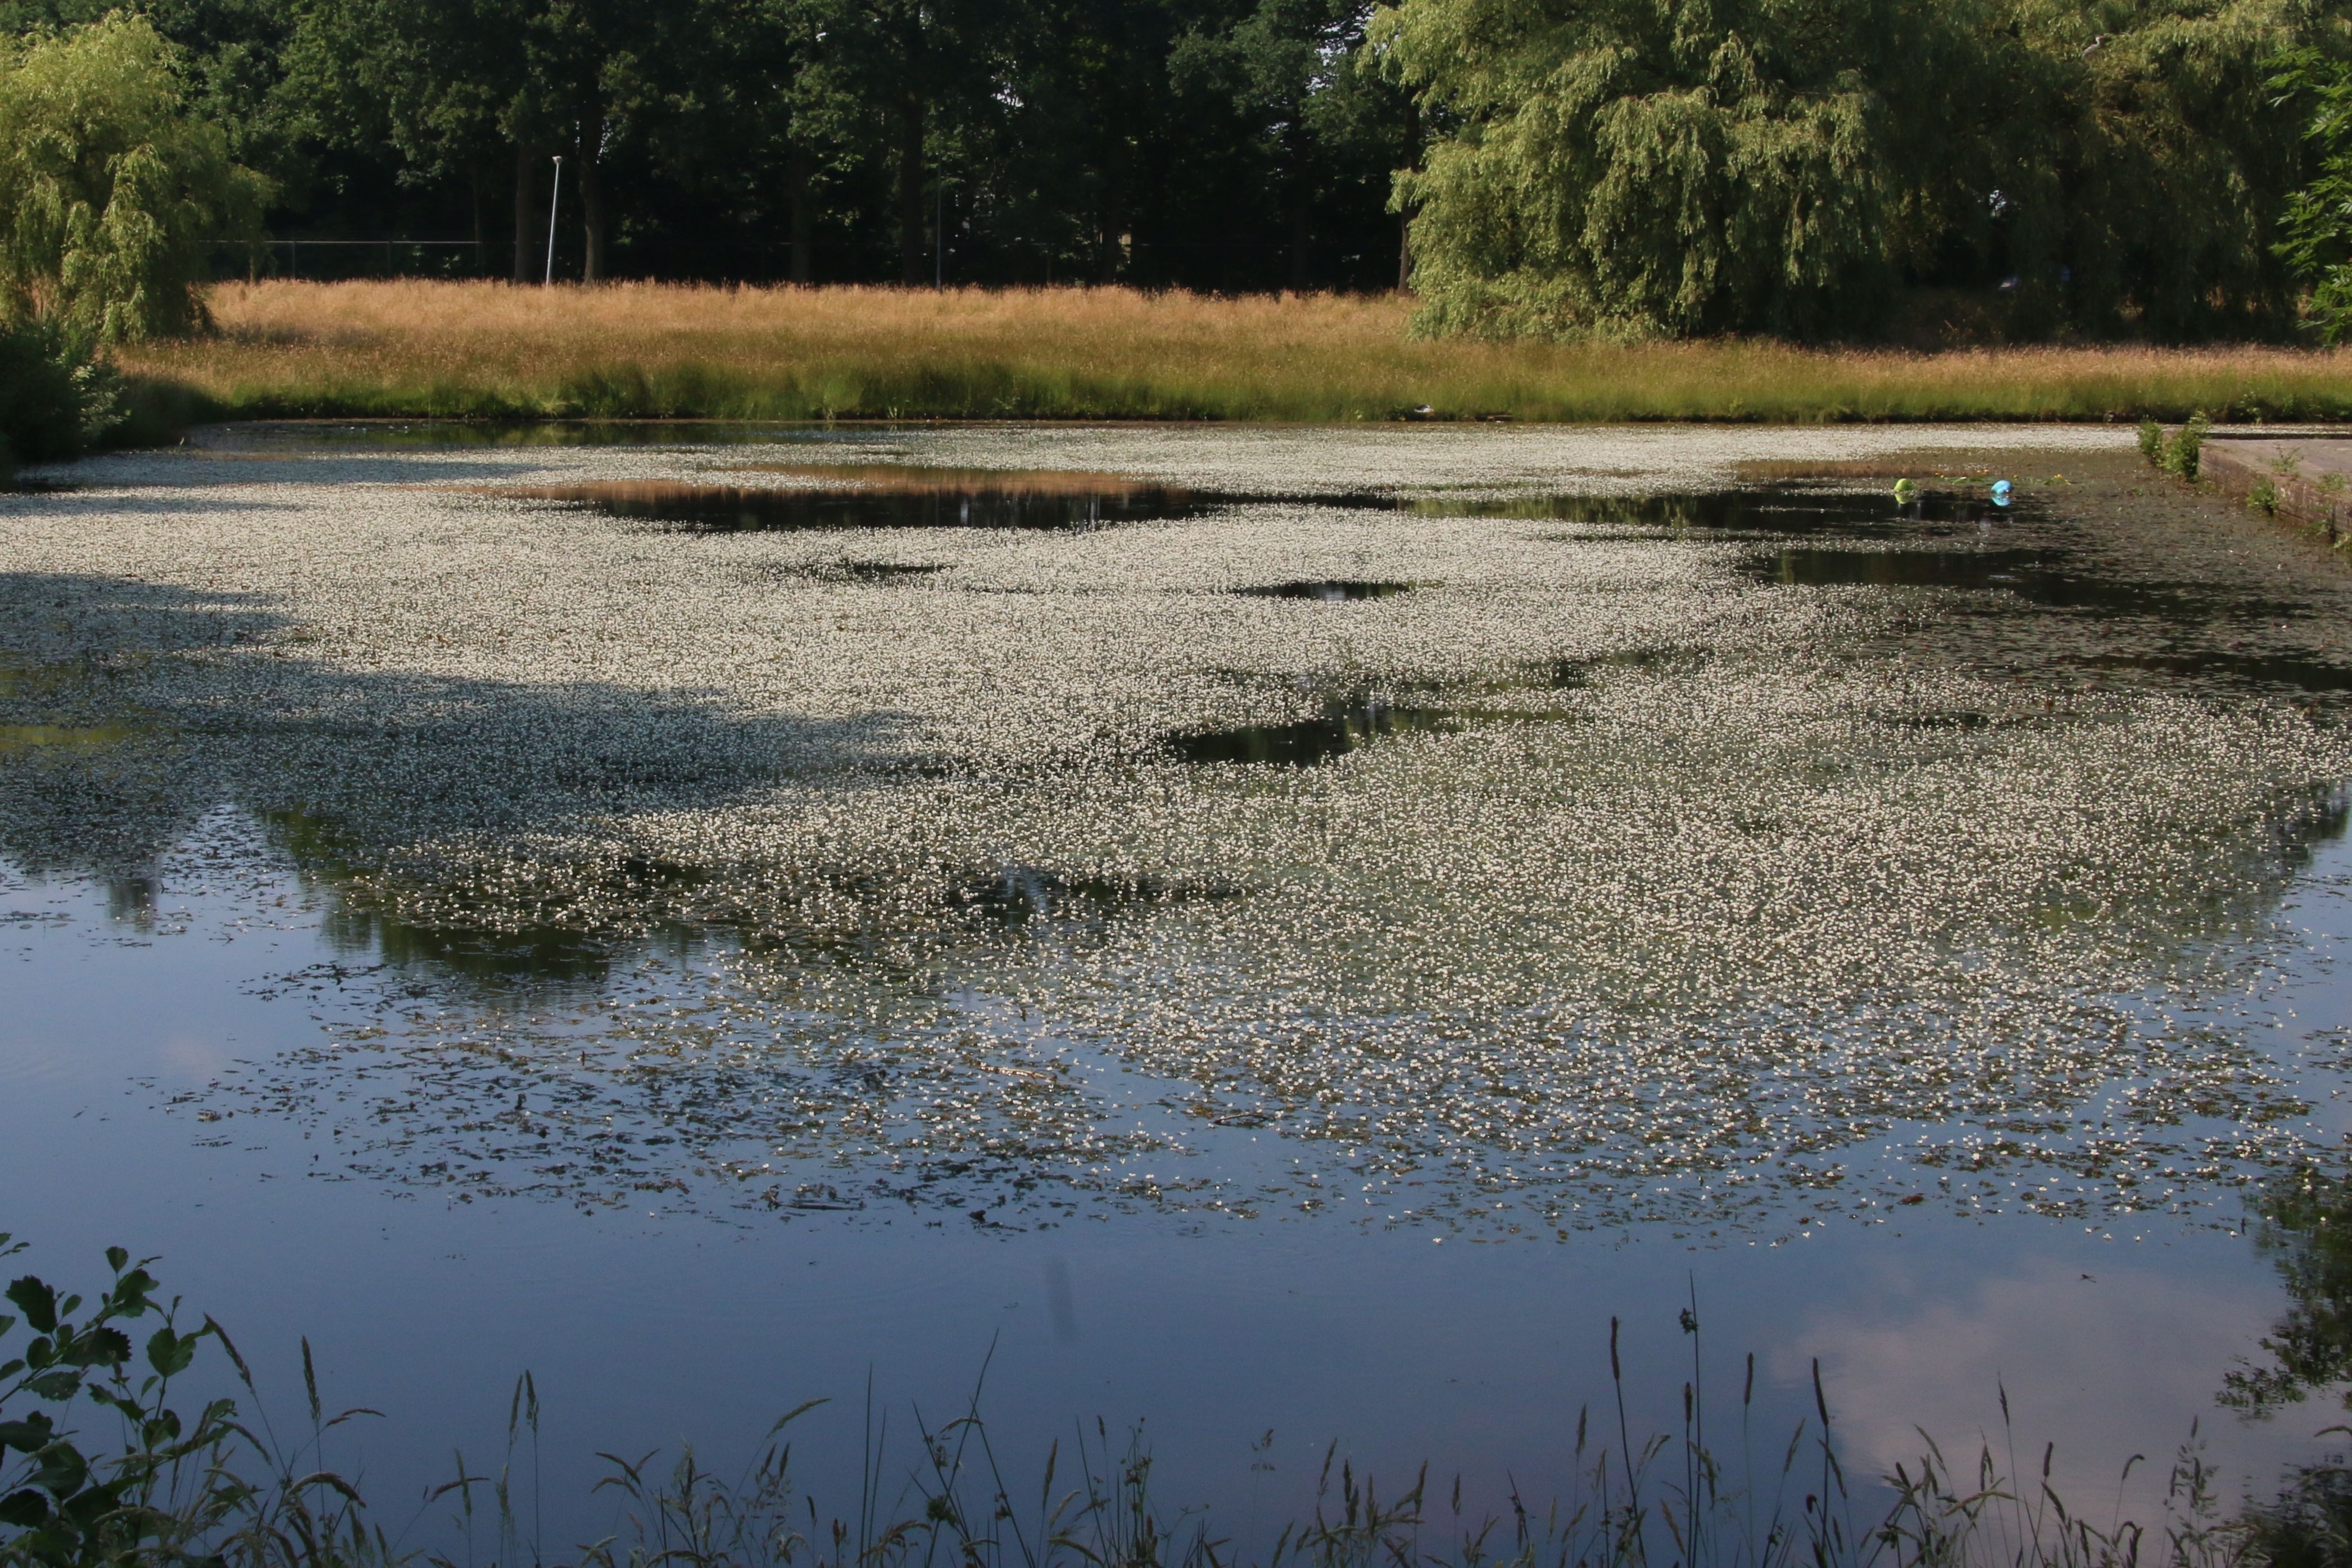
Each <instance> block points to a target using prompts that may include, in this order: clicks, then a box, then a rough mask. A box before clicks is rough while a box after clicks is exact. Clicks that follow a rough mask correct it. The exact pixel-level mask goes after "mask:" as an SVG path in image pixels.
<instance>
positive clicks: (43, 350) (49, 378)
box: [0, 321, 121, 478]
mask: <svg viewBox="0 0 2352 1568" xmlns="http://www.w3.org/2000/svg"><path fill="white" fill-rule="evenodd" d="M120 417H121V391H120V386H119V384H118V382H117V380H116V377H115V374H114V373H113V371H112V370H111V369H110V368H109V367H108V366H106V365H105V364H103V363H100V362H99V361H98V360H96V359H94V358H93V357H92V356H91V355H90V354H89V353H87V352H83V351H79V350H77V348H76V347H75V345H74V344H73V342H71V340H70V339H68V336H67V335H66V334H65V333H64V332H62V331H59V330H58V328H56V327H55V326H52V325H49V324H47V323H46V322H41V321H18V322H16V323H14V324H13V325H12V324H8V323H5V322H0V478H5V476H6V474H7V473H8V471H9V470H10V469H12V468H14V467H15V466H16V464H17V463H50V462H56V461H58V460H59V459H61V458H77V457H79V456H80V455H81V454H82V453H84V452H86V451H88V450H89V447H90V446H91V444H92V443H94V442H95V441H97V440H98V439H99V437H101V436H103V435H105V434H106V432H107V431H108V430H109V429H110V428H111V427H112V426H114V424H115V423H116V422H117V420H118V419H119V418H120Z"/></svg>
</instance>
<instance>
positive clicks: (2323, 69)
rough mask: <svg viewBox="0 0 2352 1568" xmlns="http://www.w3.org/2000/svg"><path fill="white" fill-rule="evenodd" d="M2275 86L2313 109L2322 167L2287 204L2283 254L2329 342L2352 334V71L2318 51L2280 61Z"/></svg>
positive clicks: (2309, 129) (2310, 128) (2286, 98)
mask: <svg viewBox="0 0 2352 1568" xmlns="http://www.w3.org/2000/svg"><path fill="white" fill-rule="evenodd" d="M2280 67H2281V68H2280V69H2279V72H2278V74H2277V75H2276V76H2275V77H2273V79H2272V83H2271V85H2272V86H2273V88H2274V89H2276V90H2277V91H2278V93H2279V95H2280V100H2279V101H2280V102H2281V103H2282V104H2289V103H2292V104H2296V105H2298V106H2299V107H2301V108H2303V109H2304V110H2305V113H2306V118H2305V121H2304V127H2303V133H2304V136H2305V139H2306V140H2307V141H2308V142H2310V144H2311V150H2312V153H2313V156H2314V157H2315V160H2316V163H2317V167H2316V169H2315V171H2314V172H2313V176H2312V181H2311V183H2310V184H2307V185H2305V186H2304V187H2303V188H2302V189H2301V190H2299V191H2296V192H2295V193H2294V195H2292V196H2291V197H2290V198H2289V199H2288V201H2287V206H2286V212H2285V215H2284V222H2283V223H2282V225H2281V229H2282V237H2281V239H2280V241H2279V245H2278V251H2279V254H2280V256H2281V257H2282V258H2284V259H2285V261H2286V262H2287V264H2288V265H2289V266H2290V267H2292V268H2294V272H2295V275H2296V276H2297V277H2298V278H2300V279H2303V280H2304V281H2305V283H2307V284H2308V285H2309V286H2310V289H2311V294H2310V298H2309V300H2308V301H2307V303H2306V304H2305V315H2306V316H2307V317H2308V318H2309V320H2310V321H2311V324H2312V326H2313V327H2314V328H2315V329H2316V330H2317V331H2318V333H2319V335H2320V338H2321V340H2322V341H2323V342H2328V343H2338V342H2343V341H2344V339H2345V336H2346V335H2347V332H2352V65H2347V64H2346V62H2344V61H2342V60H2333V59H2329V58H2326V57H2325V56H2323V55H2321V54H2320V53H2319V52H2318V51H2317V50H2315V49H2309V48H2305V49H2299V50H2297V51H2295V52H2294V54H2292V55H2289V56H2287V57H2286V58H2284V59H2283V60H2282V61H2281V62H2280Z"/></svg>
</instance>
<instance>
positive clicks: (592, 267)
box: [580, 121, 604, 283]
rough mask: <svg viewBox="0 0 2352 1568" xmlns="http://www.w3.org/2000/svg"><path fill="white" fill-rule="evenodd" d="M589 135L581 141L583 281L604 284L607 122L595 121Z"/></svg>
mask: <svg viewBox="0 0 2352 1568" xmlns="http://www.w3.org/2000/svg"><path fill="white" fill-rule="evenodd" d="M588 132H589V133H588V134H587V135H584V136H583V137H582V138H581V139H580V232H581V239H582V241H583V247H584V248H585V250H586V252H587V256H586V259H584V260H583V262H582V263H581V267H580V277H581V279H582V281H583V282H588V283H601V282H603V281H604V168H603V165H602V163H600V161H599V160H598V158H597V156H596V154H597V153H598V151H599V144H600V143H602V142H603V141H604V122H603V121H591V122H590V123H589V127H588Z"/></svg>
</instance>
